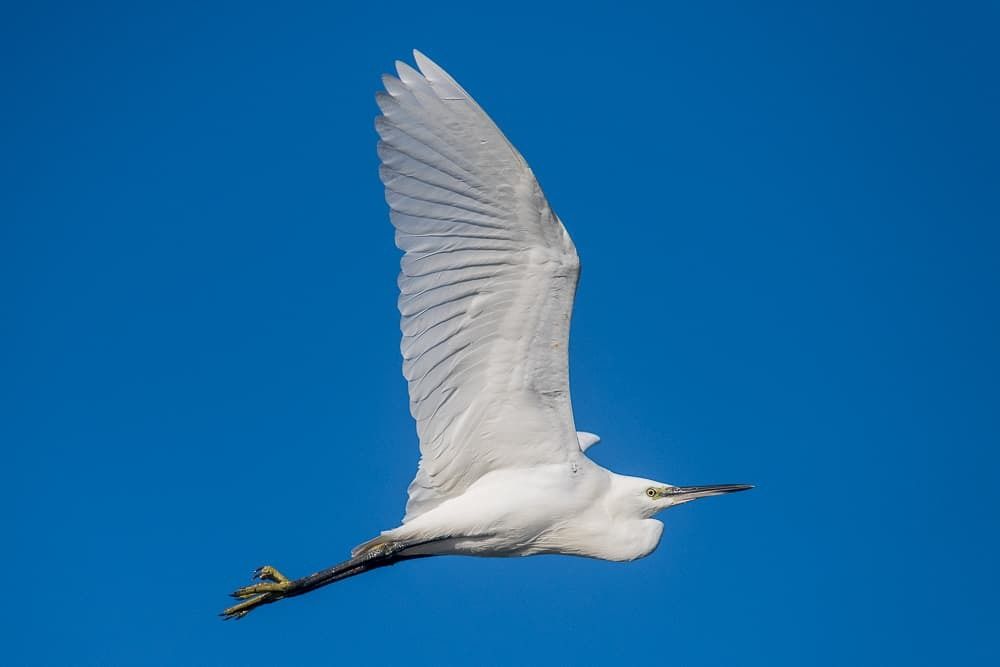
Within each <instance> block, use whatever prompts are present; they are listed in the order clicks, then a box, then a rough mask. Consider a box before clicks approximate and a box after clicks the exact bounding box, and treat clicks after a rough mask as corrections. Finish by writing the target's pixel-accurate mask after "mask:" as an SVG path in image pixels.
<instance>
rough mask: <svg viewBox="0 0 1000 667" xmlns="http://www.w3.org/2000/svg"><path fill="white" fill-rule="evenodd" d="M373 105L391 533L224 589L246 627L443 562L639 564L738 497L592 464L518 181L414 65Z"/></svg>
mask: <svg viewBox="0 0 1000 667" xmlns="http://www.w3.org/2000/svg"><path fill="white" fill-rule="evenodd" d="M414 56H415V57H416V61H417V65H418V67H419V68H420V71H417V70H415V69H413V68H411V67H410V66H408V65H406V64H405V63H402V62H398V63H397V64H396V70H397V75H398V76H397V77H393V76H389V75H386V76H384V77H383V83H384V85H385V92H379V93H378V95H377V96H376V100H377V102H378V106H379V108H380V109H381V111H382V114H381V115H380V116H378V118H376V121H375V127H376V129H377V131H378V134H379V136H380V137H381V141H379V144H378V155H379V157H380V158H381V161H382V164H381V169H380V176H381V178H382V182H383V183H384V184H385V194H386V200H387V201H388V203H389V208H390V209H391V211H390V218H391V220H392V224H393V225H394V226H395V228H396V244H397V245H398V246H399V248H400V249H401V250H403V251H404V253H405V254H404V255H403V258H402V262H401V264H402V271H401V273H400V275H399V290H400V295H399V310H400V313H401V315H402V319H401V328H402V333H403V339H402V345H401V348H402V353H403V374H404V375H405V376H406V379H407V381H408V382H409V393H410V412H411V413H412V414H413V417H414V419H415V420H416V422H417V432H418V435H419V439H420V454H421V459H420V465H419V468H418V470H417V474H416V478H415V479H414V480H413V482H412V483H411V484H410V487H409V500H408V502H407V504H406V516H405V517H404V518H403V522H402V524H401V525H400V526H398V527H396V528H393V529H391V530H386V531H384V532H382V533H381V534H380V535H379V536H378V537H375V538H374V539H371V540H368V541H367V542H365V543H364V544H361V545H360V546H358V547H356V548H355V549H354V550H353V551H352V552H351V558H350V559H349V560H347V561H345V562H343V563H340V564H339V565H335V566H334V567H331V568H329V569H327V570H323V571H321V572H317V573H315V574H312V575H309V576H307V577H303V578H301V579H297V580H290V579H288V578H287V577H285V576H283V575H282V574H281V573H280V572H278V571H277V570H276V569H274V568H273V567H270V566H265V567H262V568H259V569H258V570H257V571H256V572H255V573H254V577H255V578H256V579H258V580H259V581H260V583H255V584H251V585H249V586H245V587H243V588H240V589H239V590H237V591H235V592H234V593H233V596H234V597H236V598H238V599H240V600H241V602H239V603H237V604H236V605H234V606H232V607H230V608H228V609H226V610H225V611H224V612H223V614H222V615H223V616H224V617H225V618H240V617H242V616H244V615H246V614H247V613H249V612H250V611H251V610H252V609H254V608H256V607H258V606H260V605H262V604H266V603H271V602H275V601H277V600H281V599H283V598H288V597H292V596H296V595H301V594H303V593H306V592H308V591H312V590H315V589H316V588H319V587H320V586H325V585H326V584H329V583H332V582H335V581H340V580H342V579H345V578H347V577H351V576H354V575H357V574H361V573H363V572H368V571H370V570H373V569H376V568H379V567H384V566H386V565H392V564H394V563H397V562H399V561H402V560H407V559H411V558H420V557H426V556H437V555H445V554H464V555H471V556H530V555H534V554H569V555H575V556H587V557H591V558H600V559H605V560H612V561H629V560H634V559H637V558H642V557H643V556H646V555H647V554H649V553H650V552H652V551H653V550H654V549H655V548H656V546H657V544H658V543H659V541H660V535H661V534H662V532H663V524H662V523H661V522H659V521H657V520H655V519H653V518H652V517H653V515H655V514H656V513H658V512H660V511H661V510H664V509H667V508H668V507H673V506H675V505H680V504H681V503H686V502H688V501H691V500H695V499H696V498H703V497H706V496H714V495H719V494H723V493H730V492H733V491H742V490H745V489H749V488H751V487H750V486H749V485H744V484H717V485H711V486H674V485H671V484H665V483H663V482H657V481H653V480H650V479H642V478H638V477H628V476H625V475H619V474H616V473H613V472H611V471H610V470H607V469H605V468H603V467H601V466H599V465H597V464H596V463H594V462H593V461H591V460H590V459H589V458H588V457H587V455H586V451H587V449H588V447H590V446H592V445H593V444H595V443H596V442H598V440H599V439H598V437H597V436H596V435H593V434H590V433H583V432H577V430H576V426H575V424H574V421H573V411H572V407H571V405H570V394H569V374H568V368H567V366H568V354H567V349H568V338H569V324H570V314H571V311H572V308H573V296H574V293H575V291H576V284H577V278H578V276H579V273H580V261H579V259H578V257H577V254H576V249H575V248H574V246H573V242H572V240H570V237H569V234H567V232H566V229H565V227H563V224H562V222H561V221H560V220H559V218H558V217H557V216H556V215H555V213H553V211H552V209H551V208H550V207H549V204H548V202H547V201H546V200H545V196H544V195H543V194H542V189H541V187H539V185H538V182H537V181H536V180H535V177H534V175H533V174H532V172H531V169H529V168H528V165H527V164H526V163H525V161H524V159H523V158H522V157H521V155H520V154H519V153H518V152H517V150H516V149H515V148H514V147H513V146H512V145H511V144H510V142H508V141H507V139H506V138H505V137H504V135H503V134H502V133H501V132H500V130H499V129H498V128H497V126H496V125H495V124H494V123H493V121H491V120H490V118H489V117H488V116H487V115H486V113H485V112H483V110H482V109H481V108H480V107H479V105H478V104H476V102H475V101H474V100H473V99H472V98H471V97H470V96H469V94H468V93H466V92H465V90H463V89H462V88H461V86H459V85H458V84H457V83H456V82H455V81H454V80H453V79H452V78H451V77H450V76H449V75H448V74H447V73H446V72H445V71H444V70H443V69H441V68H440V67H439V66H438V65H436V64H434V63H433V62H432V61H431V60H430V59H428V58H427V57H426V56H424V55H423V54H421V53H420V52H417V51H415V52H414Z"/></svg>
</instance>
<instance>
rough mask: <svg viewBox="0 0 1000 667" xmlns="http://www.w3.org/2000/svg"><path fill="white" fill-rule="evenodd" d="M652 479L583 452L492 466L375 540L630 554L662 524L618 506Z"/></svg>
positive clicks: (520, 552) (485, 551)
mask: <svg viewBox="0 0 1000 667" xmlns="http://www.w3.org/2000/svg"><path fill="white" fill-rule="evenodd" d="M652 484H655V482H650V481H647V480H640V479H637V478H631V477H624V476H621V475H616V474H615V473H612V472H611V471H609V470H606V469H604V468H602V467H601V466H599V465H597V464H596V463H594V462H593V461H591V460H590V459H588V458H587V457H586V456H585V455H583V454H582V453H581V454H580V456H579V457H577V459H575V460H573V461H571V462H570V463H552V464H547V465H543V466H535V467H532V468H525V469H518V468H513V469H508V470H497V471H494V472H490V473H488V474H486V475H484V476H483V477H481V478H480V479H478V480H477V481H476V482H475V483H474V484H473V485H472V486H471V487H470V488H469V489H468V490H467V491H466V492H465V493H463V494H462V495H460V496H457V497H455V498H452V499H449V500H447V501H445V502H444V503H442V504H441V505H439V506H438V507H436V508H434V509H433V510H430V511H429V512H427V513H426V514H422V515H420V516H419V517H417V518H415V519H413V520H412V521H407V522H406V523H404V524H403V525H401V526H399V527H398V528H394V529H392V530H389V531H386V532H385V533H383V534H382V535H381V536H380V537H379V538H377V539H376V540H375V541H373V542H382V541H396V542H417V543H426V544H424V545H423V546H418V547H414V548H413V549H411V550H409V551H408V552H404V553H412V554H433V555H446V554H458V555H468V556H532V555H536V554H567V555H575V556H588V557H591V558H600V559H603V560H613V561H625V560H635V559H636V558H641V557H643V556H645V555H647V554H648V553H650V552H651V551H652V550H653V549H655V548H656V545H657V543H658V542H659V540H660V535H661V533H662V532H663V524H662V523H661V522H659V521H657V520H656V519H651V518H645V517H642V516H641V515H640V516H636V515H635V513H634V512H629V511H625V512H622V511H619V510H620V509H621V508H622V507H623V505H622V502H621V500H622V498H623V497H624V496H627V494H628V493H629V491H630V490H631V491H634V492H635V494H636V495H638V496H639V497H642V495H641V494H642V489H644V488H646V487H647V486H650V485H652ZM373 542H369V543H366V544H365V545H363V546H364V547H366V548H367V547H368V546H370V545H371V544H372V543H373ZM356 553H361V552H360V551H358V552H356Z"/></svg>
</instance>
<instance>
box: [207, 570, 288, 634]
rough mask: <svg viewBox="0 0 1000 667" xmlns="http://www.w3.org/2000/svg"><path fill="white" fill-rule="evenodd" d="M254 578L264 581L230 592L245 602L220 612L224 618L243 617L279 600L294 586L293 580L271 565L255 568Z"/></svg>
mask: <svg viewBox="0 0 1000 667" xmlns="http://www.w3.org/2000/svg"><path fill="white" fill-rule="evenodd" d="M253 578H254V579H258V580H259V581H261V582H262V583H259V584H250V585H249V586H244V587H242V588H237V589H236V590H235V591H233V592H232V593H230V595H231V596H233V597H234V598H237V599H240V600H243V602H240V603H238V604H234V605H233V606H232V607H229V608H228V609H225V610H223V612H222V613H221V614H220V616H222V618H223V619H225V620H227V621H228V620H231V619H239V618H243V617H244V616H246V615H247V614H249V613H250V612H251V611H253V610H254V609H256V608H257V607H259V606H261V605H263V604H270V603H271V602H277V601H278V600H280V599H281V598H283V597H285V592H286V591H288V589H290V588H291V587H292V581H291V580H290V579H289V578H288V577H286V576H285V575H283V574H282V573H281V572H278V571H277V570H276V569H274V568H273V567H271V566H270V565H265V566H263V567H258V568H257V569H256V570H254V572H253Z"/></svg>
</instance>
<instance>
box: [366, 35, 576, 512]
mask: <svg viewBox="0 0 1000 667" xmlns="http://www.w3.org/2000/svg"><path fill="white" fill-rule="evenodd" d="M414 55H415V57H416V61H417V65H418V67H419V71H417V70H416V69H414V68H412V67H410V66H409V65H407V64H405V63H401V62H397V64H396V76H395V77H394V76H390V75H385V76H384V77H383V79H382V81H383V84H384V86H385V92H379V93H378V94H377V95H376V102H377V103H378V106H379V109H380V110H381V112H382V115H381V116H379V117H378V118H376V121H375V128H376V130H377V132H378V134H379V137H380V141H379V145H378V155H379V159H380V160H381V166H380V168H379V176H380V177H381V179H382V182H383V184H384V185H385V191H386V201H387V202H388V204H389V208H390V219H391V221H392V224H393V225H394V226H395V228H396V245H397V246H398V247H399V248H400V249H401V250H402V251H403V252H404V254H403V257H402V260H401V262H400V267H401V272H400V275H399V280H398V283H399V291H400V294H399V303H398V305H399V312H400V329H401V331H402V334H403V338H402V341H401V343H400V351H401V352H402V355H403V375H404V376H405V377H406V379H407V382H408V383H409V393H410V412H411V413H412V415H413V417H414V419H415V420H416V422H417V434H418V436H419V438H420V453H421V461H420V465H419V468H418V471H417V475H416V478H415V479H414V480H413V483H412V484H411V485H410V489H409V502H408V503H407V507H406V518H405V519H404V521H407V520H410V519H412V518H413V517H415V516H417V515H419V514H422V513H423V512H426V511H428V510H430V509H432V508H433V507H436V506H437V505H438V504H440V503H441V502H444V501H445V500H447V499H448V498H451V497H453V496H456V495H459V494H461V493H462V492H463V491H464V490H465V489H467V488H468V487H469V486H470V485H471V484H472V483H473V482H475V481H476V480H477V479H479V478H480V477H481V476H483V475H485V474H487V473H489V472H490V471H492V470H497V469H500V468H505V467H520V466H530V465H536V464H538V463H546V462H558V461H567V460H569V459H570V458H571V457H572V456H575V455H578V454H579V451H580V440H578V438H577V434H576V430H575V427H574V425H573V414H572V408H571V405H570V399H569V374H568V367H567V366H568V359H567V344H568V337H569V322H570V315H571V312H572V308H573V297H574V294H575V292H576V283H577V278H578V276H579V260H578V258H577V254H576V249H575V248H574V246H573V242H572V241H571V240H570V238H569V235H568V234H567V233H566V230H565V228H564V227H563V225H562V223H561V222H560V221H559V219H558V218H557V217H556V216H555V214H554V213H553V212H552V210H551V209H550V207H549V205H548V202H547V201H546V200H545V196H544V195H543V194H542V190H541V188H540V187H539V185H538V183H537V181H536V180H535V177H534V175H533V174H532V173H531V170H530V169H529V168H528V165H527V163H525V161H524V159H523V158H522V157H521V155H520V154H519V153H518V152H517V150H516V149H515V148H514V147H513V145H511V144H510V142H509V141H507V139H506V137H504V135H503V133H501V132H500V130H499V129H498V128H497V126H496V125H495V124H494V123H493V121H492V120H490V118H489V117H488V116H487V115H486V114H485V112H483V110H482V109H481V108H480V107H479V105H478V104H476V102H475V101H474V100H473V99H472V97H471V96H469V94H468V93H466V92H465V90H463V89H462V87H461V86H459V85H458V83H456V82H455V81H454V79H452V78H451V77H450V76H449V75H448V74H447V73H446V72H445V71H444V70H443V69H441V68H440V67H439V66H437V65H436V64H434V63H433V62H432V61H431V60H430V59H428V58H427V57H426V56H424V55H423V54H421V53H419V52H414Z"/></svg>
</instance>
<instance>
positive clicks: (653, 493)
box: [646, 487, 656, 498]
mask: <svg viewBox="0 0 1000 667" xmlns="http://www.w3.org/2000/svg"><path fill="white" fill-rule="evenodd" d="M646 495H647V496H649V497H650V498H655V497H656V489H654V488H653V487H649V488H648V489H646Z"/></svg>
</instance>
